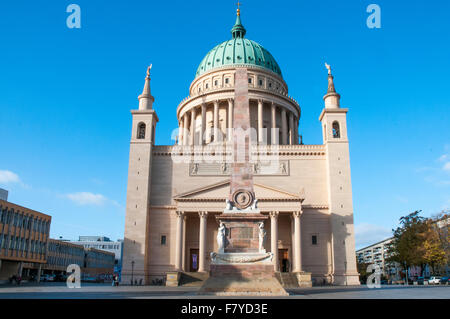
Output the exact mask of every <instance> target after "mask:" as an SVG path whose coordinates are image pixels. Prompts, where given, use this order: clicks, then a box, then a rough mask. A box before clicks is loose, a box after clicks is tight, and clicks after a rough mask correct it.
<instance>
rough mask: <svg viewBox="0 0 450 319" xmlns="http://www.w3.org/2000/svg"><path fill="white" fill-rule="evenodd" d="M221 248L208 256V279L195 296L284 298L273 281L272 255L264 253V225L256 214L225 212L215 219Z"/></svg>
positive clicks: (260, 217) (286, 294)
mask: <svg viewBox="0 0 450 319" xmlns="http://www.w3.org/2000/svg"><path fill="white" fill-rule="evenodd" d="M216 219H217V221H218V222H219V223H220V228H219V235H218V242H219V241H220V234H221V231H222V234H223V235H224V237H223V246H222V247H220V245H219V247H220V248H219V252H213V253H211V264H210V277H209V278H208V280H207V281H206V282H205V283H204V285H203V286H202V288H201V289H200V290H199V292H198V294H202V295H216V296H288V293H287V292H286V291H285V290H284V288H283V287H282V286H281V284H280V282H279V281H278V280H277V279H276V277H275V273H274V264H273V254H272V253H271V252H269V253H268V252H266V251H265V249H264V241H265V230H264V221H265V220H266V219H268V216H264V215H261V214H259V211H257V210H254V211H252V212H246V213H238V212H236V211H225V212H224V213H223V214H221V215H219V216H217V217H216Z"/></svg>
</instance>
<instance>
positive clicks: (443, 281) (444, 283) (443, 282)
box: [441, 276, 450, 285]
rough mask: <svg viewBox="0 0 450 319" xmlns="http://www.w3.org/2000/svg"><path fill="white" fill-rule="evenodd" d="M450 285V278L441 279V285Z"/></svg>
mask: <svg viewBox="0 0 450 319" xmlns="http://www.w3.org/2000/svg"><path fill="white" fill-rule="evenodd" d="M449 283H450V277H448V276H447V277H442V278H441V285H448V284H449Z"/></svg>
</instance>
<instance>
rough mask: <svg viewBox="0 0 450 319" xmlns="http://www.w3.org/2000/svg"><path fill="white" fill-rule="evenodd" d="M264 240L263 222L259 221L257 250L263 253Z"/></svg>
mask: <svg viewBox="0 0 450 319" xmlns="http://www.w3.org/2000/svg"><path fill="white" fill-rule="evenodd" d="M265 241H266V230H265V229H264V222H260V223H259V252H261V253H265V252H266V250H265V249H264V244H265Z"/></svg>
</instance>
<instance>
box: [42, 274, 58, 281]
mask: <svg viewBox="0 0 450 319" xmlns="http://www.w3.org/2000/svg"><path fill="white" fill-rule="evenodd" d="M41 281H55V275H42V276H41Z"/></svg>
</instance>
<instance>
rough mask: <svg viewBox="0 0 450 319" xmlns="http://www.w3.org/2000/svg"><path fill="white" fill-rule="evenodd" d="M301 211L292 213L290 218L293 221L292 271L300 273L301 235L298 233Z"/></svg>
mask: <svg viewBox="0 0 450 319" xmlns="http://www.w3.org/2000/svg"><path fill="white" fill-rule="evenodd" d="M301 215H302V212H301V211H296V212H293V214H292V217H293V219H294V249H295V253H294V270H293V272H301V271H302V257H301V256H302V255H301V253H302V252H301V246H300V245H301V233H300V217H301Z"/></svg>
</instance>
